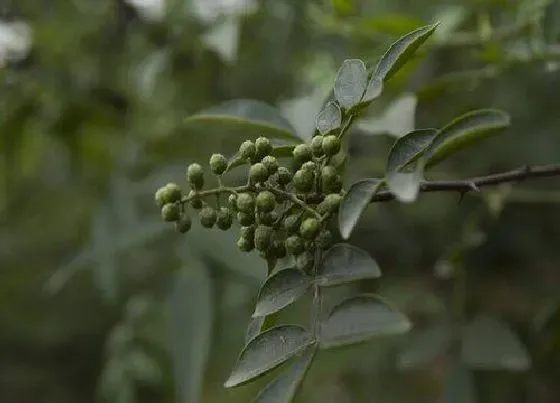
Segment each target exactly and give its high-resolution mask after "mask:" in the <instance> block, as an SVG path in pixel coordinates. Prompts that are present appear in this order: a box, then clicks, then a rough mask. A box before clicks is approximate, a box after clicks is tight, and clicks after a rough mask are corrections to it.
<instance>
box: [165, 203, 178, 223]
mask: <svg viewBox="0 0 560 403" xmlns="http://www.w3.org/2000/svg"><path fill="white" fill-rule="evenodd" d="M161 218H163V220H164V221H168V222H172V221H179V219H180V218H181V208H180V207H179V205H178V204H177V203H166V204H164V205H163V207H162V208H161Z"/></svg>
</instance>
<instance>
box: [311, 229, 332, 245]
mask: <svg viewBox="0 0 560 403" xmlns="http://www.w3.org/2000/svg"><path fill="white" fill-rule="evenodd" d="M315 244H316V245H317V247H319V248H321V249H327V248H329V247H330V246H331V245H332V244H333V236H332V233H331V232H330V231H329V230H328V229H324V230H322V231H321V232H319V235H317V238H315Z"/></svg>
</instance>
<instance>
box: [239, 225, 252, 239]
mask: <svg viewBox="0 0 560 403" xmlns="http://www.w3.org/2000/svg"><path fill="white" fill-rule="evenodd" d="M239 235H240V236H241V237H242V238H247V239H254V238H255V226H254V225H249V226H245V227H241V229H240V230H239Z"/></svg>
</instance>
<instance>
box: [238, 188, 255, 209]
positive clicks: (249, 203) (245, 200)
mask: <svg viewBox="0 0 560 403" xmlns="http://www.w3.org/2000/svg"><path fill="white" fill-rule="evenodd" d="M254 209H255V199H254V198H253V196H252V195H251V194H249V193H241V194H239V195H238V196H237V210H238V211H241V212H243V213H253V210H254Z"/></svg>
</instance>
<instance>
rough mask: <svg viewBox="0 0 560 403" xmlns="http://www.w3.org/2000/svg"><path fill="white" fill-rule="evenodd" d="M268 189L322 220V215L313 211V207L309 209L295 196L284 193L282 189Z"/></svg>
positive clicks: (270, 187) (271, 187)
mask: <svg viewBox="0 0 560 403" xmlns="http://www.w3.org/2000/svg"><path fill="white" fill-rule="evenodd" d="M266 189H267V190H269V191H271V192H272V193H274V194H276V195H280V196H282V197H284V198H285V199H286V200H290V201H292V202H293V203H295V204H297V205H298V206H300V207H301V208H302V209H303V210H305V211H307V212H308V213H311V214H313V215H314V216H315V217H317V218H318V219H320V218H321V215H320V214H319V213H318V212H316V211H315V210H313V209H312V208H311V207H309V206H308V205H307V204H306V203H305V202H304V201H303V200H301V199H299V198H298V197H296V196H295V195H294V194H292V193H288V192H284V191H283V190H280V189H276V188H274V187H273V186H266Z"/></svg>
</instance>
